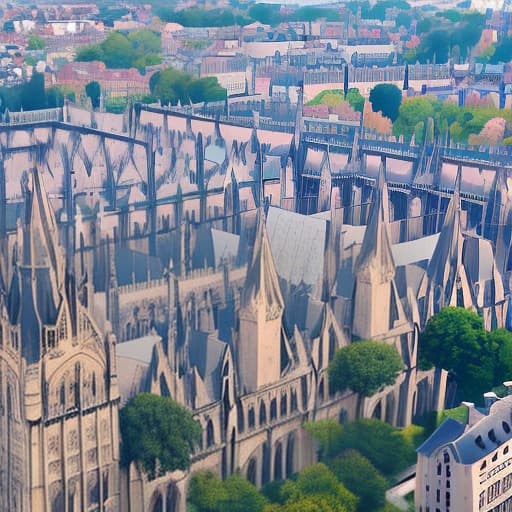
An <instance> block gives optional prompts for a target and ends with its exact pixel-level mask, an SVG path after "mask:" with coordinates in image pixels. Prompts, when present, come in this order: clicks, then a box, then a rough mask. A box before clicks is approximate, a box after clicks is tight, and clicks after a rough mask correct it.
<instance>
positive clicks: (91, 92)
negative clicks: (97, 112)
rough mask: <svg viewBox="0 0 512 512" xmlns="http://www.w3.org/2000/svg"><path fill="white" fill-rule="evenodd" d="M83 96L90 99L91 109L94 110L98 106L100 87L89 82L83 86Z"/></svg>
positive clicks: (96, 83) (95, 83)
mask: <svg viewBox="0 0 512 512" xmlns="http://www.w3.org/2000/svg"><path fill="white" fill-rule="evenodd" d="M85 94H87V97H88V98H90V100H91V104H92V108H93V109H96V108H98V107H99V106H100V97H101V87H100V84H99V83H98V82H96V81H92V82H89V83H88V84H87V85H86V86H85Z"/></svg>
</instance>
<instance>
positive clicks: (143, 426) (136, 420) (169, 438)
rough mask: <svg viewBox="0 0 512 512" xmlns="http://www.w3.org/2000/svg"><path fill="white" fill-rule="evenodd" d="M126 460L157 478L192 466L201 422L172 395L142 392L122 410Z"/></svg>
mask: <svg viewBox="0 0 512 512" xmlns="http://www.w3.org/2000/svg"><path fill="white" fill-rule="evenodd" d="M119 420H120V429H121V439H122V444H121V454H122V463H123V464H124V465H125V466H128V465H129V464H130V463H131V462H135V463H137V464H138V465H139V466H140V467H141V468H142V469H143V470H144V471H145V472H146V473H147V475H148V478H150V479H153V478H155V477H156V476H159V475H163V474H165V473H166V472H167V471H174V470H177V469H182V470H185V469H188V468H189V467H190V454H191V451H192V450H193V448H194V446H196V445H197V444H198V443H199V441H200V439H201V434H202V430H201V426H200V425H199V423H198V422H197V421H195V420H194V419H193V418H192V414H191V413H190V411H189V410H188V409H186V408H185V407H183V406H182V405H180V404H178V403H176V402H174V401H173V400H172V399H170V398H168V397H163V396H159V395H152V394H150V393H140V394H138V395H136V396H135V397H134V398H132V399H131V400H130V401H129V402H128V404H127V405H126V406H125V407H123V408H122V409H121V411H120V414H119Z"/></svg>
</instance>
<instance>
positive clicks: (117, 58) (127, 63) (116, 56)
mask: <svg viewBox="0 0 512 512" xmlns="http://www.w3.org/2000/svg"><path fill="white" fill-rule="evenodd" d="M101 49H102V51H103V62H105V65H106V66H107V67H108V68H129V67H131V64H132V60H133V47H132V44H131V43H130V41H129V40H128V38H127V37H125V36H124V35H123V34H121V33H119V32H117V31H115V30H113V31H112V32H110V33H109V35H108V37H107V39H105V41H103V42H102V43H101Z"/></svg>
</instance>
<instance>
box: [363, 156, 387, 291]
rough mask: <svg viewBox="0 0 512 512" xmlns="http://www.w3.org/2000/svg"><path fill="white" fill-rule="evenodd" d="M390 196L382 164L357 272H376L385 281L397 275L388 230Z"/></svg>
mask: <svg viewBox="0 0 512 512" xmlns="http://www.w3.org/2000/svg"><path fill="white" fill-rule="evenodd" d="M388 223H389V198H388V187H387V184H386V177H385V168H384V165H383V164H381V166H380V170H379V177H378V179H377V188H376V190H375V200H374V202H373V205H372V209H371V212H370V218H369V220H368V225H367V226H366V231H365V233H364V238H363V244H362V246H361V252H360V253H359V257H358V259H357V264H356V273H368V272H372V271H373V272H376V273H377V277H380V279H381V280H383V281H385V280H388V279H389V278H392V277H394V275H395V263H394V261H393V254H392V252H391V243H390V240H389V232H388Z"/></svg>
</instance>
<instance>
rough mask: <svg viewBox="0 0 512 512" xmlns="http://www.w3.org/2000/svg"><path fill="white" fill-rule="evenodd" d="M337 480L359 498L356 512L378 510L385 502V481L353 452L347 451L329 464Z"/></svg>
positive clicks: (367, 462) (370, 465)
mask: <svg viewBox="0 0 512 512" xmlns="http://www.w3.org/2000/svg"><path fill="white" fill-rule="evenodd" d="M329 468H330V469H331V471H332V472H333V473H334V475H336V477H337V478H338V480H339V481H340V482H341V483H342V484H343V485H344V486H345V487H346V488H347V489H348V490H349V491H350V492H352V493H353V494H355V495H356V496H357V497H358V498H359V502H358V504H357V510H358V512H366V511H368V510H378V509H380V508H381V507H383V506H384V504H385V502H386V489H387V487H388V483H387V481H386V479H385V478H384V477H383V476H382V475H381V474H380V473H379V472H378V471H377V469H375V467H374V466H373V464H372V463H371V462H370V461H369V460H368V459H367V458H366V457H364V456H363V455H361V454H360V453H359V452H357V451H355V450H347V451H345V452H343V453H342V454H341V455H339V456H338V457H336V458H335V459H333V460H331V461H330V462H329Z"/></svg>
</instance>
